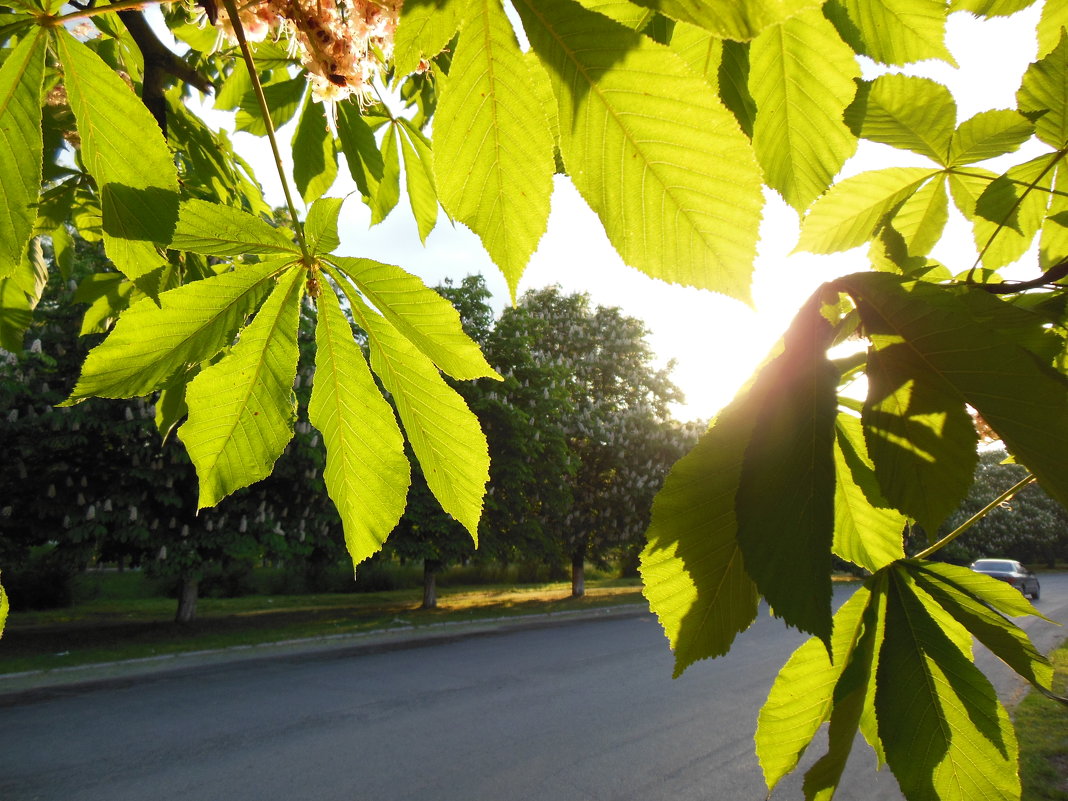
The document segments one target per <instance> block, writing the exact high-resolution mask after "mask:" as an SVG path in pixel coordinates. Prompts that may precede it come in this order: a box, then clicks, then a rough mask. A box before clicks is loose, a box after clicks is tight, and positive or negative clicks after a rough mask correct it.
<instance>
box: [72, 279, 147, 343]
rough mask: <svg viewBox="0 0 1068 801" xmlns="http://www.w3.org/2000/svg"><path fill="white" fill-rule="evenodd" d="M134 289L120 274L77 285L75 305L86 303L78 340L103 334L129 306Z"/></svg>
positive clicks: (86, 280) (82, 281) (81, 282)
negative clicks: (87, 306) (86, 307)
mask: <svg viewBox="0 0 1068 801" xmlns="http://www.w3.org/2000/svg"><path fill="white" fill-rule="evenodd" d="M133 291H134V285H133V283H132V282H130V281H129V280H127V278H126V276H124V275H123V274H122V273H96V274H94V275H90V276H86V277H85V278H83V279H82V280H81V281H79V282H78V291H77V292H75V293H74V302H75V303H88V304H89V308H88V309H86V312H85V316H84V317H82V327H81V330H80V331H79V332H78V334H79V336H85V335H86V334H103V333H106V332H107V330H108V329H109V328H110V327H111V324H112V323H113V322H114V321H115V318H117V317H118V316H119V314H120V313H121V312H123V311H125V310H126V308H127V307H128V306H129V305H130V297H131V295H132V294H133Z"/></svg>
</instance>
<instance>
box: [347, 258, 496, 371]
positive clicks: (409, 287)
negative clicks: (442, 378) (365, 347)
mask: <svg viewBox="0 0 1068 801" xmlns="http://www.w3.org/2000/svg"><path fill="white" fill-rule="evenodd" d="M330 263H331V264H334V265H336V266H337V268H338V269H339V270H341V271H342V272H343V273H344V274H345V275H346V276H348V277H349V278H350V279H352V281H353V283H355V284H356V286H357V287H358V288H359V290H360V292H362V293H363V295H364V297H365V298H366V299H367V300H368V301H370V302H371V303H372V304H374V306H375V308H377V309H378V311H379V312H380V313H381V314H382V315H383V316H384V317H385V318H386V319H387V320H389V322H390V323H391V324H392V326H393V327H394V328H396V330H397V331H398V332H400V333H401V334H402V335H403V336H404V337H405V338H407V339H408V340H409V341H410V342H411V343H412V344H413V345H414V346H415V347H416V348H418V349H419V350H420V351H421V352H422V353H423V354H424V355H425V356H426V357H427V358H429V359H430V360H431V361H433V362H434V363H435V364H436V365H437V366H438V367H439V368H440V369H441V370H442V371H444V372H445V373H447V374H448V375H451V376H452V377H453V378H457V379H461V380H464V379H469V378H482V377H484V376H489V377H493V378H499V376H498V375H497V373H496V372H495V371H494V370H493V368H492V367H490V366H489V364H488V363H487V362H486V359H485V357H484V356H483V355H482V351H481V350H479V348H478V345H476V344H475V342H474V341H473V340H472V339H471V338H470V337H469V336H467V334H466V333H464V330H463V326H462V325H461V324H460V315H459V314H458V313H457V311H456V309H455V308H454V307H453V305H452V304H451V303H449V302H448V301H447V300H445V299H444V298H443V297H441V295H439V294H438V293H437V292H435V291H433V290H432V289H429V288H428V287H427V286H426V285H425V284H424V283H423V282H422V281H421V280H419V279H418V278H417V277H416V276H414V275H412V274H411V273H408V272H405V271H404V270H402V269H401V268H400V267H395V266H393V265H392V264H381V263H380V262H377V261H372V260H370V259H353V258H347V257H342V256H332V257H330Z"/></svg>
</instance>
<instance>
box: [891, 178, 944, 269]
mask: <svg viewBox="0 0 1068 801" xmlns="http://www.w3.org/2000/svg"><path fill="white" fill-rule="evenodd" d="M948 221H949V196H948V194H947V193H946V182H945V181H944V180H943V179H942V178H935V179H934V180H933V181H928V182H927V183H926V184H924V185H923V186H921V187H920V188H919V189H918V190H916V192H915V193H914V194H913V195H912V196H911V197H910V198H909V199H908V200H906V201H905V202H904V203H902V204H901V208H900V209H898V211H897V214H895V215H894V218H893V220H891V221H890V225H891V226H893V229H894V230H895V231H897V233H899V234H900V235H901V239H902V241H903V243H904V245H905V248H906V250H907V251H908V254H909V255H910V256H926V255H927V254H928V253H930V252H931V248H933V247H934V246H935V245H937V244H938V241H939V240H940V239H941V238H942V232H943V231H944V230H945V227H946V223H947V222H948Z"/></svg>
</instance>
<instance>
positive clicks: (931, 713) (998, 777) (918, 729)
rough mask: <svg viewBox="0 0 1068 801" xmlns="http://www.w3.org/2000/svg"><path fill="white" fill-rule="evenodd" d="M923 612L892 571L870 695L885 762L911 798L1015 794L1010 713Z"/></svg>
mask: <svg viewBox="0 0 1068 801" xmlns="http://www.w3.org/2000/svg"><path fill="white" fill-rule="evenodd" d="M930 611H931V610H930V609H929V608H928V607H927V606H926V604H925V602H924V600H922V599H921V598H920V597H919V596H917V595H916V593H915V590H914V585H913V584H912V582H911V581H910V580H909V578H908V576H907V574H905V573H904V572H903V571H894V572H893V573H892V574H891V580H890V582H889V595H888V599H887V608H886V634H885V637H884V639H883V644H882V649H881V652H880V659H879V667H878V674H877V686H876V694H875V704H876V713H877V715H878V718H879V735H880V738H881V739H882V742H883V744H884V745H885V748H886V758H887V761H888V762H889V765H890V768H891V770H893V772H894V776H895V777H896V778H897V780H898V783H899V784H900V785H901V790H902V792H903V793H904V795H905V797H906V798H908V799H910V801H911V800H913V799H914V800H916V801H974V799H977V798H982V799H984V801H987V800H988V799H989V801H998V800H999V799H1004V800H1005V801H1009V800H1010V799H1013V800H1015V799H1019V797H1020V779H1019V776H1018V774H1017V765H1016V760H1017V754H1018V750H1017V745H1016V735H1015V732H1014V731H1013V728H1012V723H1011V721H1010V720H1009V716H1008V714H1007V713H1006V712H1005V709H1004V708H1003V707H1002V706H1001V704H1000V703H999V702H998V699H997V695H996V693H995V692H994V688H993V687H991V686H990V682H989V681H987V679H986V677H985V676H983V674H982V673H980V672H979V670H978V668H976V667H975V665H974V664H972V662H971V661H970V660H969V659H968V658H967V657H966V656H965V655H964V654H963V653H961V651H960V649H959V648H958V647H957V646H956V645H955V644H954V643H953V642H952V641H951V640H950V639H949V638H948V637H947V636H946V634H944V633H943V631H942V628H941V627H940V625H939V624H938V623H937V622H936V621H935V620H934V619H932V617H931V615H930Z"/></svg>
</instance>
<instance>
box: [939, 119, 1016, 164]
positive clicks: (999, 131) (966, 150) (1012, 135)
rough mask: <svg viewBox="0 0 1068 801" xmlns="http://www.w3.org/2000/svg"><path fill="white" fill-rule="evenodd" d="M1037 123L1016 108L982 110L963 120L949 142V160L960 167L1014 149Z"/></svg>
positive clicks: (1010, 151)
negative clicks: (1034, 123) (1013, 109)
mask: <svg viewBox="0 0 1068 801" xmlns="http://www.w3.org/2000/svg"><path fill="white" fill-rule="evenodd" d="M1034 130H1035V127H1034V125H1032V124H1031V123H1030V122H1029V121H1028V120H1027V118H1026V117H1024V116H1023V115H1021V114H1019V113H1018V112H1016V111H1009V110H1005V109H1001V110H998V109H995V110H992V111H982V112H980V113H978V114H976V115H975V116H974V117H972V118H971V119H967V120H965V121H964V122H962V123H961V124H960V127H959V128H957V130H956V131H954V132H953V138H952V139H951V140H950V143H949V164H950V165H952V166H954V167H957V166H961V165H964V164H974V163H975V162H977V161H983V160H984V159H991V158H995V157H997V156H1002V155H1004V154H1006V153H1012V152H1014V151H1015V150H1016V149H1017V148H1019V147H1020V145H1022V144H1023V143H1024V142H1026V141H1027V140H1028V139H1029V138H1031V134H1032V133H1034Z"/></svg>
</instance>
